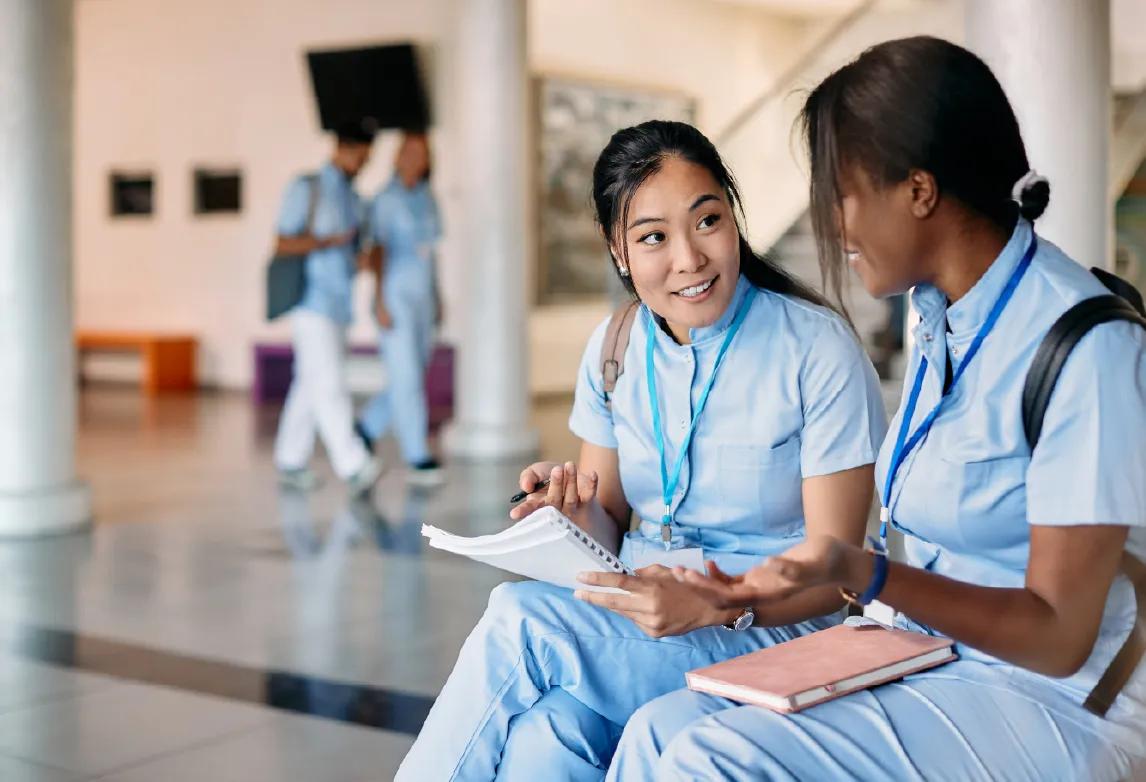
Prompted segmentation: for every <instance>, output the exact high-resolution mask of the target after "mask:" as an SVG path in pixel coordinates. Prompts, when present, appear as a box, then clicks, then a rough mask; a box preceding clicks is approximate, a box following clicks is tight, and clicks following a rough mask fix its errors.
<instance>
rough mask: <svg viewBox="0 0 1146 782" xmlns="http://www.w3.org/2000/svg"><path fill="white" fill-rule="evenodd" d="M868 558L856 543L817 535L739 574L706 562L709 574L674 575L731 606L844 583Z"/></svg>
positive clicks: (749, 603)
mask: <svg viewBox="0 0 1146 782" xmlns="http://www.w3.org/2000/svg"><path fill="white" fill-rule="evenodd" d="M857 555H858V556H857ZM868 559H869V557H868V556H867V555H866V554H864V553H863V550H862V549H860V548H858V547H856V546H852V545H849V544H847V543H844V542H843V541H841V540H839V539H838V538H834V537H832V536H830V535H817V536H814V537H811V538H808V539H807V540H805V541H804V542H802V543H798V544H797V545H795V546H793V547H792V548H790V549H788V550H787V551H785V552H784V553H783V554H780V555H778V556H774V557H769V558H768V559H766V560H764V561H763V562H762V563H760V564H759V565H757V566H756V567H754V568H752V569H751V570H749V571H748V572H746V573H744V575H741V576H729V575H727V574H725V573H724V572H723V571H721V570H720V568H718V567H717V566H716V563H714V562H709V563H708V575H702V574H700V573H697V572H696V571H691V570H690V571H684V570H680V571H677V575H678V576H679V577H680V578H681V579H682V580H683V581H684V582H685V583H686V584H688V585H690V586H692V587H694V588H695V589H697V590H699V591H701V592H703V593H704V595H705V596H706V598H707V599H708V600H711V601H712V602H713V603H715V604H716V605H718V606H723V607H726V608H732V607H735V606H745V605H757V604H763V603H769V602H774V601H777V600H783V599H784V598H787V597H791V596H792V595H795V594H797V593H799V592H803V591H804V590H807V589H811V588H813V587H818V586H829V585H833V584H839V585H844V584H847V583H849V581H851V580H854V579H853V578H852V575H853V571H854V570H856V569H857V567H858V568H862V567H863V565H864V564H865V563H866V561H867V560H868ZM864 579H865V581H866V577H864Z"/></svg>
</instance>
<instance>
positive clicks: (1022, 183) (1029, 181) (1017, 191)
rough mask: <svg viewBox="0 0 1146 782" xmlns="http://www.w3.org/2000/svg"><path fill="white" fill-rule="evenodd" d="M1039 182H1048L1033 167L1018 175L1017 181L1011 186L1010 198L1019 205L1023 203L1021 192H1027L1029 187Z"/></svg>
mask: <svg viewBox="0 0 1146 782" xmlns="http://www.w3.org/2000/svg"><path fill="white" fill-rule="evenodd" d="M1039 182H1046V183H1047V184H1050V182H1049V181H1048V180H1047V178H1046V177H1045V176H1042V175H1041V174H1039V172H1038V171H1035V170H1034V169H1033V168H1032V169H1031V170H1030V171H1028V172H1027V173H1025V174H1023V175H1022V176H1021V177H1019V181H1018V182H1015V186H1014V187H1012V188H1011V200H1012V201H1014V202H1015V203H1016V204H1018V205H1019V206H1022V205H1023V193H1025V192H1027V190H1029V189H1030V188H1032V187H1034V186H1035V185H1037V184H1038V183H1039Z"/></svg>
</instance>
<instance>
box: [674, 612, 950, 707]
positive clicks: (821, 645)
mask: <svg viewBox="0 0 1146 782" xmlns="http://www.w3.org/2000/svg"><path fill="white" fill-rule="evenodd" d="M856 619H859V618H858V617H856ZM953 643H954V642H953V641H952V640H951V639H950V638H936V637H934V636H930V635H924V634H923V633H913V632H909V631H907V630H894V629H892V628H889V627H887V626H885V625H882V624H879V623H876V622H873V621H872V620H863V619H859V621H858V622H855V621H853V620H848V623H845V624H841V625H836V626H835V627H832V628H829V629H827V630H820V631H819V632H815V633H811V634H809V635H805V636H801V637H799V638H794V639H793V640H791V641H786V642H785V643H782V644H777V645H776V646H773V647H771V648H768V649H762V650H760V651H758V652H752V653H750V654H745V655H742V656H740V657H734V658H732V659H731V660H725V661H724V662H721V663H717V664H716V665H710V666H709V667H707V668H700V669H698V670H695V671H690V672H689V673H687V674H685V680H686V681H687V682H688V688H689V689H690V690H696V691H697V692H706V693H709V694H710V695H719V696H721V697H724V698H730V699H732V700H734V701H739V702H740V703H749V704H753V705H756V706H764V707H766V708H769V709H772V710H773V711H781V712H795V711H800V710H801V709H806V708H808V707H809V706H814V705H815V704H817V703H823V702H824V701H828V700H832V699H833V698H838V697H840V696H841V695H846V694H847V693H849V692H855V691H856V690H862V689H866V688H868V687H874V686H875V685H877V684H884V683H886V682H890V681H893V680H895V679H899V678H902V677H903V676H906V675H907V674H909V673H915V672H917V671H922V670H925V669H927V668H933V667H935V666H936V665H941V664H943V663H945V662H949V661H950V660H954V659H955V657H956V654H955V652H954V650H953V649H952V645H953Z"/></svg>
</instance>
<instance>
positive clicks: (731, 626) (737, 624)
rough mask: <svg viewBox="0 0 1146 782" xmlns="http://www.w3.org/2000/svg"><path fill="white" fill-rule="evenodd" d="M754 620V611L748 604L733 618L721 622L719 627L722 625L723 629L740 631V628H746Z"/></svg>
mask: <svg viewBox="0 0 1146 782" xmlns="http://www.w3.org/2000/svg"><path fill="white" fill-rule="evenodd" d="M755 621H756V612H755V611H753V610H752V606H748V607H747V608H745V609H744V610H743V611H741V612H740V613H739V614H738V615H737V616H736V618H735V619H732V620H730V621H728V622H726V623H724V624H722V625H721V627H723V628H724V629H725V630H732V631H734V632H740V631H741V630H747V629H748V628H749V627H751V626H752V623H753V622H755Z"/></svg>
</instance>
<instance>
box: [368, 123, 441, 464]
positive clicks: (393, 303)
mask: <svg viewBox="0 0 1146 782" xmlns="http://www.w3.org/2000/svg"><path fill="white" fill-rule="evenodd" d="M368 223H369V231H370V237H369V238H370V239H371V240H372V241H373V242H374V245H375V246H374V249H373V253H372V254H373V259H372V263H373V265H374V266H375V269H376V272H377V278H378V292H377V295H376V298H375V304H374V314H375V317H376V318H377V320H378V327H379V329H380V334H379V339H378V352H379V355H380V356H381V358H382V362H383V363H384V364H385V365H386V377H387V386H386V388H385V389H383V390H382V391H381V392H380V393H379V394H377V395H376V396H375V397H374V398H373V399H371V400H370V402H369V403H368V404H367V405H366V407H365V409H364V410H363V411H362V413H361V416H360V418H359V420H358V422H357V424H356V430H357V432H358V434H359V436H360V437H361V439H362V441H363V442H364V443H365V444H366V446H367V447H368V448H369V449H370V450H374V446H375V444H376V443H377V441H378V440H379V439H380V438H382V437H384V436H386V434H387V433H389V432H390V431H391V430H393V432H394V435H395V437H397V439H398V445H399V447H400V449H401V452H402V459H403V460H404V461H405V462H406V465H407V468H408V472H407V477H408V479H409V480H410V481H411V482H412V483H417V484H422V485H433V484H437V483H440V482H441V480H442V469H441V466H440V465H439V463H438V461H437V459H435V458H434V456H433V454H432V453H431V452H430V447H429V443H428V432H429V405H428V403H427V400H426V366H427V364H428V363H429V361H430V355H431V354H432V352H433V349H434V333H435V331H436V328H437V326H438V324H439V323H440V322H441V315H442V307H441V297H440V294H439V289H438V279H437V270H436V260H435V256H434V250H435V246H436V245H437V243H438V240H439V239H440V238H441V235H442V225H441V220H440V218H439V216H438V205H437V201H436V200H435V199H434V194H433V192H432V191H431V190H430V146H429V142H428V141H427V139H426V136H425V134H423V133H415V132H408V133H406V134H404V135H403V137H402V143H401V145H400V146H399V148H398V154H397V156H396V157H395V160H394V177H393V179H391V180H390V182H389V184H387V185H386V186H385V187H383V188H382V190H381V191H379V193H378V195H377V196H375V198H374V202H373V204H372V205H371V207H370V215H369V220H368Z"/></svg>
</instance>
